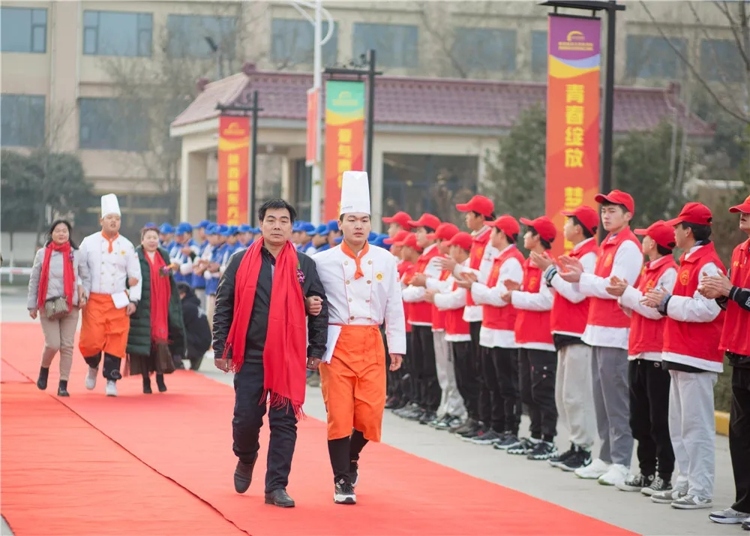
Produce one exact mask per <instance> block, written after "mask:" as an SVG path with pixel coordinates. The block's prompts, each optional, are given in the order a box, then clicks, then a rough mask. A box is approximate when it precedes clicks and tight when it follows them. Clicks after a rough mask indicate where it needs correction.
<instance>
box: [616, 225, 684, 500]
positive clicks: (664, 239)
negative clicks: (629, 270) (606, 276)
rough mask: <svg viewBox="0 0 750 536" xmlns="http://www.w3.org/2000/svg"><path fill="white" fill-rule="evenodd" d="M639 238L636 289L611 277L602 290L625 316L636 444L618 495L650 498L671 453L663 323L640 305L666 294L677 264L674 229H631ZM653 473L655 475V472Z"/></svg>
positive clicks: (666, 473)
mask: <svg viewBox="0 0 750 536" xmlns="http://www.w3.org/2000/svg"><path fill="white" fill-rule="evenodd" d="M635 234H637V235H640V236H643V246H642V248H643V253H644V255H646V257H648V262H647V263H646V265H645V266H644V267H643V272H642V273H641V275H640V278H639V281H638V283H637V284H636V286H631V285H629V284H628V283H629V282H628V281H625V280H624V279H620V278H618V277H616V276H614V277H612V279H610V286H609V287H607V292H609V293H610V294H612V295H613V296H617V297H618V298H619V299H620V305H621V306H622V307H623V309H624V310H625V312H626V313H627V314H628V315H629V316H630V340H629V342H628V360H629V361H630V364H629V366H630V372H629V380H630V429H631V431H632V433H633V439H635V440H636V441H638V450H637V454H638V463H639V465H640V472H639V473H638V474H637V475H630V476H628V478H626V479H625V481H624V482H622V483H618V484H617V488H618V489H621V490H622V491H640V492H642V493H643V494H644V495H653V494H654V493H661V492H663V491H669V490H671V489H672V472H673V471H674V450H673V449H672V440H671V439H670V437H669V384H670V376H669V371H668V370H667V369H666V367H664V365H663V363H662V358H661V357H662V350H663V348H664V324H665V323H666V319H665V318H664V317H663V316H662V315H661V314H660V313H659V312H658V311H657V310H656V309H654V308H653V307H647V306H645V305H644V304H642V303H641V300H643V296H644V295H645V294H646V292H648V291H649V290H651V289H653V288H663V289H664V290H666V291H667V292H672V289H673V288H674V284H675V281H676V279H677V269H678V266H677V263H676V262H675V261H674V257H672V250H673V249H674V247H675V237H674V229H673V228H672V227H670V226H669V225H667V223H665V222H664V221H661V220H660V221H657V222H656V223H654V224H653V225H651V226H650V227H649V228H648V229H636V231H635ZM657 469H658V471H659V473H658V474H657V472H656V471H657Z"/></svg>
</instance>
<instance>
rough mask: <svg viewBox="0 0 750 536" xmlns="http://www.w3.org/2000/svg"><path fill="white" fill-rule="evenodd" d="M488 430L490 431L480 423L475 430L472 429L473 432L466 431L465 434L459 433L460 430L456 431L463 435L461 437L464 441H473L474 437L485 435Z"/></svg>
mask: <svg viewBox="0 0 750 536" xmlns="http://www.w3.org/2000/svg"><path fill="white" fill-rule="evenodd" d="M488 431H489V429H487V428H485V427H484V426H483V425H481V424H480V425H478V426H477V427H476V428H475V429H474V430H473V431H471V432H467V433H465V434H458V432H456V433H457V434H458V435H459V436H461V439H463V440H464V441H471V440H472V439H474V438H475V437H479V436H481V435H484V434H486V433H487V432H488Z"/></svg>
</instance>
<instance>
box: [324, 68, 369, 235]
mask: <svg viewBox="0 0 750 536" xmlns="http://www.w3.org/2000/svg"><path fill="white" fill-rule="evenodd" d="M364 137H365V84H364V82H349V81H340V80H329V81H328V82H326V138H325V142H326V150H325V190H324V192H325V195H324V198H325V209H324V211H323V218H324V220H325V221H328V220H337V219H338V218H339V203H340V201H341V177H342V175H343V173H344V171H362V170H363V168H362V166H363V149H364V143H363V142H364Z"/></svg>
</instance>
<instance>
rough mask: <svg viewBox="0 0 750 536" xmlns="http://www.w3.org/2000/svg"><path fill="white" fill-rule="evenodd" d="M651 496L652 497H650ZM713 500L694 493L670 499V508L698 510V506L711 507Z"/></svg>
mask: <svg viewBox="0 0 750 536" xmlns="http://www.w3.org/2000/svg"><path fill="white" fill-rule="evenodd" d="M652 498H653V497H652ZM713 504H714V502H713V501H712V500H711V499H704V498H702V497H697V496H696V495H685V496H683V497H681V498H679V499H677V500H676V501H672V508H677V509H678V510H698V509H699V508H711V507H712V506H713Z"/></svg>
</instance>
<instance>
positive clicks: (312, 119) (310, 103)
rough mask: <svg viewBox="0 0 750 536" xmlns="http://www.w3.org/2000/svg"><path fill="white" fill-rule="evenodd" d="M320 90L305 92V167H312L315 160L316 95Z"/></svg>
mask: <svg viewBox="0 0 750 536" xmlns="http://www.w3.org/2000/svg"><path fill="white" fill-rule="evenodd" d="M319 93H320V89H318V88H310V89H308V90H307V153H306V156H305V165H307V166H312V165H313V164H315V161H316V160H317V157H318V155H317V148H318V147H317V143H318V129H319V128H320V125H319V124H318V122H317V121H316V119H317V118H318V94H319Z"/></svg>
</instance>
